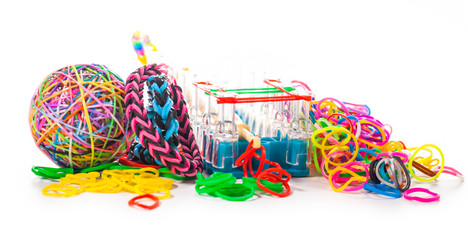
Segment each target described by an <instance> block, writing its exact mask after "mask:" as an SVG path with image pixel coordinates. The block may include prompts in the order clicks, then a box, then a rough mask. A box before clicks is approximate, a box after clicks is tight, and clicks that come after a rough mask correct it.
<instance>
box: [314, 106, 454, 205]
mask: <svg viewBox="0 0 468 240" xmlns="http://www.w3.org/2000/svg"><path fill="white" fill-rule="evenodd" d="M370 112H371V111H370V109H369V107H367V106H366V105H359V104H352V103H342V102H340V101H338V100H337V99H333V98H325V99H322V100H320V101H312V103H311V106H310V117H311V118H312V122H313V123H314V125H313V134H312V142H313V144H312V152H313V154H312V155H313V159H314V165H315V167H316V169H317V172H319V173H321V174H322V175H323V176H324V177H325V178H326V179H327V180H328V181H329V183H330V186H331V187H332V188H333V189H334V190H335V191H345V192H346V191H356V190H359V189H361V188H364V189H365V190H367V191H371V192H375V193H378V194H382V195H386V196H390V197H394V198H399V197H401V196H402V195H403V194H402V193H404V195H405V198H406V199H411V200H416V201H424V202H428V201H435V200H438V199H439V196H438V194H436V193H432V192H430V193H429V190H426V189H423V190H420V189H416V190H414V191H422V192H428V193H429V194H431V195H433V196H434V197H432V198H429V199H419V198H411V197H407V194H406V192H407V191H408V189H409V190H412V189H411V188H410V186H411V175H413V177H414V178H415V179H417V180H420V181H432V180H435V179H436V178H437V177H438V176H439V175H440V174H441V173H443V172H445V173H447V174H451V175H454V176H457V177H462V175H461V174H460V173H459V172H458V171H456V170H455V169H448V168H447V170H445V169H444V157H443V154H442V152H441V151H440V149H438V147H436V146H434V145H432V144H428V145H424V146H421V147H419V148H412V149H407V148H406V146H405V144H404V143H403V142H401V141H389V140H390V136H391V133H392V128H391V127H390V126H389V125H385V124H382V123H381V122H380V121H378V120H377V119H375V118H373V117H371V116H370ZM338 129H341V130H338ZM334 130H335V131H334ZM352 139H356V140H357V144H356V143H355V142H354V144H353V143H352V142H351V140H352ZM432 148H434V149H436V150H437V151H439V155H440V158H436V157H434V156H433V155H434V154H433V153H432V150H431V149H432ZM421 152H426V154H425V156H421V155H424V154H421ZM355 156H356V157H355ZM409 156H411V157H409ZM354 165H359V167H350V166H354ZM439 165H440V166H439ZM345 166H347V167H345ZM416 170H417V171H418V172H419V173H422V174H424V175H426V176H428V177H429V178H424V177H420V176H418V175H417V174H416V172H415V171H416ZM340 184H342V185H340Z"/></svg>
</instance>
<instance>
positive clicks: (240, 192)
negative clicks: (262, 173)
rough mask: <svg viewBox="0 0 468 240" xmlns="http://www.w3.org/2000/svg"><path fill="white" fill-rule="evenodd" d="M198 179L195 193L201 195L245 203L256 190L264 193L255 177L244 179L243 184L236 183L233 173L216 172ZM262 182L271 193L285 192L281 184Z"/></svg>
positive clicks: (262, 180) (198, 175)
mask: <svg viewBox="0 0 468 240" xmlns="http://www.w3.org/2000/svg"><path fill="white" fill-rule="evenodd" d="M197 178H198V180H197V181H196V182H195V184H196V185H195V191H197V193H198V194H199V195H209V196H212V197H219V198H222V199H224V200H228V201H245V200H247V199H250V198H251V197H253V195H254V194H255V190H258V191H262V192H264V191H263V190H262V189H261V188H260V187H258V185H257V178H254V177H249V178H246V177H243V178H242V183H236V182H237V179H236V178H235V177H234V176H233V175H232V173H222V172H215V173H213V174H212V175H211V176H209V177H208V178H205V177H204V176H203V175H202V174H201V173H198V174H197ZM260 182H261V183H262V184H263V185H264V186H265V187H267V188H268V189H270V190H271V191H274V192H277V193H280V192H283V184H282V183H281V182H278V183H273V182H270V181H267V180H265V179H261V180H260Z"/></svg>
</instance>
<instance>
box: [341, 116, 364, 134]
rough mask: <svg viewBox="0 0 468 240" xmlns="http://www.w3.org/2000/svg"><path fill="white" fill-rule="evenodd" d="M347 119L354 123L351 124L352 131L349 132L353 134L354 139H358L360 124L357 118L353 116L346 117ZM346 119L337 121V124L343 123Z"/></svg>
mask: <svg viewBox="0 0 468 240" xmlns="http://www.w3.org/2000/svg"><path fill="white" fill-rule="evenodd" d="M347 118H348V119H349V120H353V121H354V123H352V122H351V124H352V125H351V126H352V127H353V129H352V130H353V131H350V132H351V133H353V134H354V136H355V137H356V138H359V137H360V136H361V123H360V122H359V120H358V118H357V117H355V116H347ZM345 120H346V119H345V118H341V119H340V120H338V122H337V124H341V123H343V122H344V121H345Z"/></svg>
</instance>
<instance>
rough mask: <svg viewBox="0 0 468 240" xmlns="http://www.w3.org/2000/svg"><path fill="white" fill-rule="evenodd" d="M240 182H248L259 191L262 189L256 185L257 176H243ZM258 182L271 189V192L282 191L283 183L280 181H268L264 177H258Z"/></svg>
mask: <svg viewBox="0 0 468 240" xmlns="http://www.w3.org/2000/svg"><path fill="white" fill-rule="evenodd" d="M242 182H243V183H245V184H248V185H250V186H252V187H253V188H254V189H255V190H259V191H262V192H264V191H263V189H261V188H260V187H259V186H258V185H257V178H254V177H249V178H246V177H243V178H242ZM260 182H261V183H262V184H263V186H265V187H266V188H268V189H270V190H271V191H273V192H278V193H279V192H283V183H280V182H277V183H275V182H270V181H268V180H266V179H260Z"/></svg>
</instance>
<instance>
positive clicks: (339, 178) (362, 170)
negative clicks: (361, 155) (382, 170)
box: [332, 162, 369, 183]
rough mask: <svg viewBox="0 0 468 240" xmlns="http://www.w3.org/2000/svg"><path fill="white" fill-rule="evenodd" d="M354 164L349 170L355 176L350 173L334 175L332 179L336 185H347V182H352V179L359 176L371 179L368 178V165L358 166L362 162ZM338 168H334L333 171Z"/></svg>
mask: <svg viewBox="0 0 468 240" xmlns="http://www.w3.org/2000/svg"><path fill="white" fill-rule="evenodd" d="M352 163H354V164H351V163H350V164H351V165H352V166H348V167H347V168H348V169H349V170H351V171H353V173H354V174H349V173H338V174H334V175H333V176H332V177H333V182H335V183H346V182H347V181H349V180H350V178H352V177H354V176H356V175H358V176H361V177H366V176H367V179H369V177H368V174H369V172H368V164H363V165H362V166H361V165H357V164H359V163H360V162H352ZM335 169H336V168H334V169H333V170H335Z"/></svg>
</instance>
